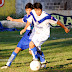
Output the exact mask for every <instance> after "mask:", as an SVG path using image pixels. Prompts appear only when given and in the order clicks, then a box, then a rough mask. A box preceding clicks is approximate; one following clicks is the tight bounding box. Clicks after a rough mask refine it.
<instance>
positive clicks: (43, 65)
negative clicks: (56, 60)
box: [41, 60, 48, 68]
mask: <svg viewBox="0 0 72 72" xmlns="http://www.w3.org/2000/svg"><path fill="white" fill-rule="evenodd" d="M47 63H48V62H47V61H46V60H45V62H42V63H41V68H46V64H47Z"/></svg>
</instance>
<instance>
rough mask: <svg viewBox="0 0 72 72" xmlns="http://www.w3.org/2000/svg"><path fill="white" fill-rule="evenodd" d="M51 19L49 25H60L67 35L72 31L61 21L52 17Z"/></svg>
mask: <svg viewBox="0 0 72 72" xmlns="http://www.w3.org/2000/svg"><path fill="white" fill-rule="evenodd" d="M49 17H50V20H49V23H53V24H58V25H60V26H61V27H62V28H63V29H64V30H65V32H66V33H68V32H69V31H70V30H69V29H68V28H67V27H66V26H65V25H64V24H62V23H61V22H60V21H59V20H57V19H56V18H54V17H52V16H51V15H49Z"/></svg>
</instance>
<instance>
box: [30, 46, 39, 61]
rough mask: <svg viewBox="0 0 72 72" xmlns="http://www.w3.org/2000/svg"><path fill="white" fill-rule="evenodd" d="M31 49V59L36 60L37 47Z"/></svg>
mask: <svg viewBox="0 0 72 72" xmlns="http://www.w3.org/2000/svg"><path fill="white" fill-rule="evenodd" d="M31 51H32V55H33V59H36V60H37V59H38V56H37V49H36V47H34V48H32V49H31Z"/></svg>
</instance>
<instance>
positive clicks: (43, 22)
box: [27, 9, 58, 35]
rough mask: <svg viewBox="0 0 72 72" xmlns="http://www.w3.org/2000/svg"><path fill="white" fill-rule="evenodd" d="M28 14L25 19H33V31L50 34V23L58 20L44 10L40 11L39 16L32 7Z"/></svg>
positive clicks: (30, 20)
mask: <svg viewBox="0 0 72 72" xmlns="http://www.w3.org/2000/svg"><path fill="white" fill-rule="evenodd" d="M30 14H31V16H30V17H29V18H28V19H27V21H29V22H32V21H33V23H34V29H35V30H34V31H35V32H36V33H40V34H41V33H42V34H43V33H44V34H46V35H50V23H52V24H56V23H57V21H58V20H57V19H55V18H54V17H52V16H51V15H50V14H48V13H46V12H45V11H42V14H41V15H40V16H37V14H36V13H35V10H34V9H33V10H32V11H31V12H30Z"/></svg>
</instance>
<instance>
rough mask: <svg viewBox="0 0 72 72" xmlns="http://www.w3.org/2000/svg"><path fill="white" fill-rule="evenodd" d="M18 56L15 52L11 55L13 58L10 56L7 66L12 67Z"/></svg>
mask: <svg viewBox="0 0 72 72" xmlns="http://www.w3.org/2000/svg"><path fill="white" fill-rule="evenodd" d="M16 55H17V53H15V52H14V51H13V52H12V54H11V56H10V58H9V59H8V62H7V64H6V65H7V66H10V65H11V63H12V61H13V60H14V59H15V58H16Z"/></svg>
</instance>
